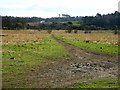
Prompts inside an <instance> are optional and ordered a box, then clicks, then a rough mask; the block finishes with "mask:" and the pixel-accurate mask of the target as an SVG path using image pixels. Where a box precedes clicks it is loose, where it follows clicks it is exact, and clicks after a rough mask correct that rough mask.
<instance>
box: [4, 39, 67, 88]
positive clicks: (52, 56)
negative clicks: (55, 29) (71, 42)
mask: <svg viewBox="0 0 120 90" xmlns="http://www.w3.org/2000/svg"><path fill="white" fill-rule="evenodd" d="M2 49H3V58H2V59H3V60H2V61H3V62H2V63H3V71H2V73H3V81H4V82H3V86H7V87H15V86H16V87H22V86H21V85H26V84H21V85H20V86H17V85H18V84H20V83H25V82H27V80H28V81H29V79H28V78H27V77H26V76H25V75H27V74H25V73H26V72H27V71H29V70H31V69H32V68H33V67H34V66H37V65H43V64H46V63H49V62H52V60H53V61H54V60H59V59H62V58H64V57H68V56H69V52H68V51H67V50H66V49H65V48H64V46H62V45H60V44H59V43H58V42H56V41H55V40H53V39H51V38H50V37H48V38H44V39H43V40H42V41H39V42H38V43H35V42H34V41H31V42H27V41H26V42H25V43H23V44H20V45H12V44H9V45H3V46H2ZM11 57H14V59H11ZM11 85H12V86H11Z"/></svg>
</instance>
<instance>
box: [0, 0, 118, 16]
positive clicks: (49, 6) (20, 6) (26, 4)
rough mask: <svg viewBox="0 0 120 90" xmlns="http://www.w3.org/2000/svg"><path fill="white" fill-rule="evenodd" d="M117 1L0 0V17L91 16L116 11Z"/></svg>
mask: <svg viewBox="0 0 120 90" xmlns="http://www.w3.org/2000/svg"><path fill="white" fill-rule="evenodd" d="M118 1H119V0H0V15H8V16H24V17H32V16H37V17H43V18H46V17H57V16H58V15H59V14H69V15H71V16H91V15H96V13H100V14H108V13H113V12H115V11H118Z"/></svg>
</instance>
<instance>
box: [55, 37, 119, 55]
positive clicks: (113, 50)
mask: <svg viewBox="0 0 120 90" xmlns="http://www.w3.org/2000/svg"><path fill="white" fill-rule="evenodd" d="M54 36H55V37H57V38H59V39H61V40H63V41H65V42H66V43H69V44H72V45H75V46H77V47H79V48H82V49H86V50H91V51H97V52H103V53H108V54H114V55H115V54H116V55H117V54H120V51H119V50H118V49H119V48H120V45H112V44H103V43H93V42H89V41H88V42H87V41H83V40H78V39H68V38H65V37H64V36H61V35H54Z"/></svg>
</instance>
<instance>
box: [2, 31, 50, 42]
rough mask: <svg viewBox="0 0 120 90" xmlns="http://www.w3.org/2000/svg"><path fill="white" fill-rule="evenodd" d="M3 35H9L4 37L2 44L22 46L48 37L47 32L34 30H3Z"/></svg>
mask: <svg viewBox="0 0 120 90" xmlns="http://www.w3.org/2000/svg"><path fill="white" fill-rule="evenodd" d="M2 33H3V34H6V35H8V36H3V37H2V44H22V43H24V42H26V41H27V42H29V41H37V40H41V39H42V38H45V37H46V36H47V35H48V34H47V32H44V31H43V32H39V31H34V30H20V31H14V30H3V32H2Z"/></svg>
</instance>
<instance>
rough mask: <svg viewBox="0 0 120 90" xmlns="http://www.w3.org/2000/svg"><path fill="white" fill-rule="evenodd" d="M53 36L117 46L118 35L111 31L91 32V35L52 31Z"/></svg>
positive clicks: (82, 32)
mask: <svg viewBox="0 0 120 90" xmlns="http://www.w3.org/2000/svg"><path fill="white" fill-rule="evenodd" d="M52 33H53V34H57V35H62V36H64V37H65V38H68V39H78V40H89V41H92V42H97V43H107V44H118V35H115V34H114V33H113V31H92V33H88V34H85V33H84V31H79V32H78V33H77V34H75V33H70V34H69V33H65V31H64V30H63V31H53V32H52Z"/></svg>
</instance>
